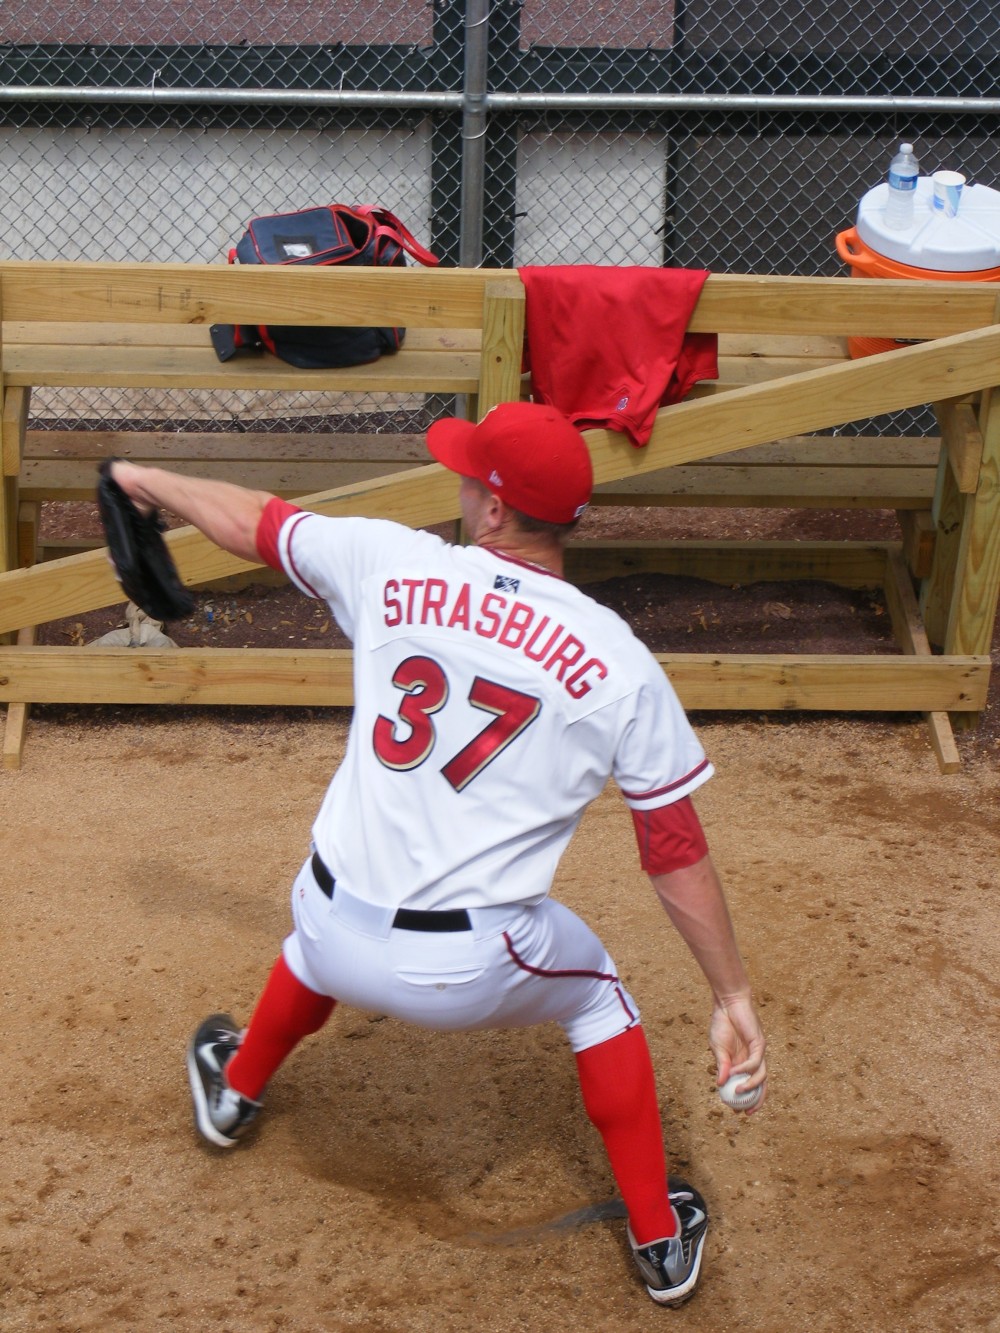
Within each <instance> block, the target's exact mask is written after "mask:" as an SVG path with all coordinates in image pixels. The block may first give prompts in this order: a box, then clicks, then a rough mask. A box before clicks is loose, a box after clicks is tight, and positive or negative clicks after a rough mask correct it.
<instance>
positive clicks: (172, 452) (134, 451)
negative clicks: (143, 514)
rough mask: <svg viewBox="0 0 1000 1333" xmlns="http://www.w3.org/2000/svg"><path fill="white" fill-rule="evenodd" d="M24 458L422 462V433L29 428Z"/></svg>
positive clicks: (424, 456) (425, 456)
mask: <svg viewBox="0 0 1000 1333" xmlns="http://www.w3.org/2000/svg"><path fill="white" fill-rule="evenodd" d="M24 457H25V459H32V460H38V461H48V462H57V461H60V460H64V461H66V462H67V463H71V462H73V461H74V460H83V461H86V462H88V463H91V464H95V463H96V462H97V461H98V460H99V459H102V458H109V457H117V458H128V459H131V460H132V461H133V462H135V463H155V464H161V465H162V464H164V463H167V464H169V465H173V463H175V462H180V461H181V460H192V461H202V460H204V461H206V462H208V461H210V460H211V461H214V462H247V461H250V460H254V459H260V460H263V461H274V462H277V463H281V462H284V461H290V460H302V461H312V462H320V461H322V460H324V459H327V460H330V459H336V460H337V461H339V462H349V461H361V462H369V463H371V462H377V463H381V462H386V463H390V462H396V463H409V462H413V463H426V462H427V461H428V453H427V445H426V443H425V437H424V436H423V435H417V434H413V433H408V434H395V433H390V432H388V431H386V432H382V433H360V432H359V433H357V434H354V433H350V434H342V435H341V434H335V433H332V432H329V431H308V430H296V431H241V430H222V431H152V430H29V431H28V433H27V436H26V437H25V446H24Z"/></svg>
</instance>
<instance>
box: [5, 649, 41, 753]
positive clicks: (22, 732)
mask: <svg viewBox="0 0 1000 1333" xmlns="http://www.w3.org/2000/svg"><path fill="white" fill-rule="evenodd" d="M34 642H35V630H34V626H29V627H28V628H27V629H22V630H18V634H17V646H18V648H29V647H30V646H31V645H32V644H33V643H34ZM30 713H31V704H30V703H10V704H8V705H7V720H6V722H5V724H4V729H3V745H2V747H0V759H2V766H3V767H4V768H20V767H21V756H22V754H23V753H24V741H25V736H26V733H27V729H28V717H29V714H30Z"/></svg>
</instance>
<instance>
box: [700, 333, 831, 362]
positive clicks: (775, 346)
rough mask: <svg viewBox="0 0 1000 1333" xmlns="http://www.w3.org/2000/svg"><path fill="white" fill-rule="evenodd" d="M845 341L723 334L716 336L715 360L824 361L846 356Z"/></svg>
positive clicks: (817, 336)
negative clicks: (778, 358) (717, 343)
mask: <svg viewBox="0 0 1000 1333" xmlns="http://www.w3.org/2000/svg"><path fill="white" fill-rule="evenodd" d="M847 354H848V353H847V340H846V338H844V337H843V336H838V335H836V334H826V333H809V334H806V333H801V332H799V333H785V334H781V333H761V332H751V333H727V332H720V334H719V356H720V357H729V356H733V357H735V356H743V357H780V356H794V357H811V358H815V357H820V358H822V359H823V360H827V361H836V360H843V359H844V358H845V357H846V356H847Z"/></svg>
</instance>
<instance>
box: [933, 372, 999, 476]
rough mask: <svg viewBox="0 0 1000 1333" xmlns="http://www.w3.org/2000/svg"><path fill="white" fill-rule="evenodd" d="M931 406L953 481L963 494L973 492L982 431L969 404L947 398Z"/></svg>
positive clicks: (979, 465) (977, 470) (977, 469)
mask: <svg viewBox="0 0 1000 1333" xmlns="http://www.w3.org/2000/svg"><path fill="white" fill-rule="evenodd" d="M998 378H1000V370H998ZM934 410H935V412H936V414H937V419H938V423H939V424H940V426H941V439H942V442H943V444H944V447H945V449H946V450H947V451H948V462H949V464H950V466H951V470H952V472H953V473H954V474H955V484H956V485H957V487H958V489H959V490H960V491H961V492H962V494H963V495H972V494H974V493H975V490H976V487H977V486H978V485H979V469H980V467H981V466H982V461H983V435H982V431H980V429H979V422H978V421H977V420H976V414H975V412H974V411H973V408H972V404H971V403H968V402H956V401H954V400H949V401H947V402H943V403H935V405H934Z"/></svg>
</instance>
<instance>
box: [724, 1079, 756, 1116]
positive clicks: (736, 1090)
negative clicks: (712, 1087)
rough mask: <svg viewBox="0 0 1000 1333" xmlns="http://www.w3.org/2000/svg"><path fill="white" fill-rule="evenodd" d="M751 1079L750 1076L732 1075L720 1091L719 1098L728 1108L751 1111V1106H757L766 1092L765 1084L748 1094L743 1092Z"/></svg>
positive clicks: (749, 1090) (751, 1089) (749, 1091)
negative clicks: (745, 1084) (743, 1088)
mask: <svg viewBox="0 0 1000 1333" xmlns="http://www.w3.org/2000/svg"><path fill="white" fill-rule="evenodd" d="M749 1077H750V1075H749V1074H730V1076H729V1077H728V1078H727V1079H726V1081H725V1083H723V1085H722V1087H721V1088H720V1089H719V1096H720V1097H721V1098H722V1100H723V1101H724V1102H725V1103H726V1105H727V1106H732V1107H733V1108H734V1109H735V1110H737V1111H749V1109H750V1107H751V1106H756V1105H757V1103H758V1102H759V1101H760V1098H761V1093H762V1092H763V1090H764V1089H763V1084H761V1085H759V1086H758V1087H756V1088H750V1089H748V1091H746V1092H743V1091H741V1089H742V1087H743V1085H744V1083H746V1081H747V1080H748V1079H749Z"/></svg>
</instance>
